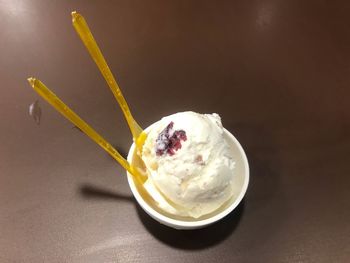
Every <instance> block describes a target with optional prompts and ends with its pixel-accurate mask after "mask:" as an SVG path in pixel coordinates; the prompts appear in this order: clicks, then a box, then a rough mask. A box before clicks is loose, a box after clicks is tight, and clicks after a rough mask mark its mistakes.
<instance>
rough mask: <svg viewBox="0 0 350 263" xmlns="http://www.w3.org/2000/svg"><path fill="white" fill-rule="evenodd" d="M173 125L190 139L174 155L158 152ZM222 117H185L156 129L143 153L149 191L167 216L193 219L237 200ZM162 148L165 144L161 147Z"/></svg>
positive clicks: (168, 120)
mask: <svg viewBox="0 0 350 263" xmlns="http://www.w3.org/2000/svg"><path fill="white" fill-rule="evenodd" d="M171 122H173V127H172V130H171V131H170V133H171V134H173V133H174V132H175V131H184V132H185V133H186V136H185V137H186V138H185V140H180V143H181V146H180V147H177V149H176V150H174V151H173V152H170V154H169V152H164V153H162V154H160V153H159V149H158V151H157V147H159V145H160V143H159V140H158V141H157V139H159V134H160V133H161V132H162V131H164V129H165V128H166V127H167V126H168V125H169V123H171ZM223 135H224V129H223V127H222V124H221V119H220V117H219V115H218V114H215V113H214V114H198V113H195V112H180V113H176V114H173V115H170V116H167V117H164V118H163V119H161V120H160V121H159V122H157V123H155V124H154V125H153V126H152V129H151V130H150V131H149V133H148V136H147V139H146V141H145V144H144V146H143V151H142V160H143V161H144V163H145V166H146V169H147V173H148V179H147V181H146V183H145V188H146V189H147V191H148V192H149V193H150V195H151V196H152V197H153V198H154V199H155V200H156V201H157V203H158V206H159V208H161V209H163V210H164V211H166V212H168V213H170V214H174V215H179V216H190V217H194V218H198V217H201V216H203V215H206V214H209V213H211V212H214V211H215V210H217V209H218V208H219V207H221V206H222V205H223V204H224V203H225V202H226V201H228V200H229V199H230V197H231V196H232V195H233V178H234V166H235V162H234V156H233V155H232V151H230V147H229V144H228V142H227V141H226V140H225V137H224V136H223ZM161 145H162V144H161Z"/></svg>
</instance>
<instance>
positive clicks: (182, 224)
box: [127, 123, 249, 229]
mask: <svg viewBox="0 0 350 263" xmlns="http://www.w3.org/2000/svg"><path fill="white" fill-rule="evenodd" d="M155 124H156V123H153V124H151V125H150V126H148V127H147V128H146V129H145V132H146V133H147V132H148V131H149V130H150V129H151V128H152V126H153V125H155ZM224 132H225V133H226V134H227V135H228V136H229V137H230V139H232V142H233V143H234V144H235V146H236V147H237V148H238V150H239V153H240V155H241V157H242V160H243V165H244V182H243V186H242V188H241V190H240V193H239V195H238V196H237V198H236V199H235V200H234V201H233V202H232V204H230V205H229V206H228V207H227V208H225V209H224V210H223V211H221V212H219V213H218V214H215V215H214V216H212V217H209V218H205V219H200V220H198V221H184V220H180V219H174V218H170V217H167V216H166V215H163V214H161V213H159V212H158V211H156V210H155V209H153V208H152V207H151V206H150V205H149V204H148V203H147V202H146V201H145V200H144V199H143V197H142V196H141V195H140V193H139V191H138V190H137V187H136V185H135V183H134V180H133V178H132V175H130V174H129V173H128V172H127V178H128V184H129V187H130V189H131V192H132V193H133V195H134V197H135V199H136V201H137V202H138V203H139V205H140V206H141V207H142V209H143V210H144V211H145V212H146V213H147V214H148V215H149V216H151V217H152V218H153V219H155V220H156V221H158V222H159V223H161V224H164V225H167V226H170V227H172V228H176V229H196V228H202V227H205V226H208V225H210V224H213V223H215V222H217V221H219V220H221V219H222V218H224V217H225V216H227V215H228V214H230V213H231V212H232V211H233V210H234V209H235V208H236V207H237V206H238V205H239V203H240V202H241V201H242V199H243V197H244V195H245V193H246V191H247V188H248V184H249V163H248V159H247V156H246V154H245V152H244V150H243V147H242V146H241V144H240V143H239V141H238V140H237V139H236V138H235V136H233V135H232V134H231V133H230V132H229V131H228V130H227V129H225V128H224ZM134 151H135V143H133V144H132V145H131V147H130V150H129V152H128V156H127V161H128V162H129V163H131V162H132V159H133V155H134Z"/></svg>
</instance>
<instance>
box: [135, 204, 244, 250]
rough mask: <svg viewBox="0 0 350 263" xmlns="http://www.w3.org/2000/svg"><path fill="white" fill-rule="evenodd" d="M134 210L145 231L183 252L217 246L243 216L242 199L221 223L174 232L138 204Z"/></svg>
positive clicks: (234, 228)
mask: <svg viewBox="0 0 350 263" xmlns="http://www.w3.org/2000/svg"><path fill="white" fill-rule="evenodd" d="M136 208H137V212H138V215H139V218H140V220H141V222H142V224H143V225H144V226H145V228H146V229H147V231H148V232H149V233H150V234H152V235H153V236H154V237H155V238H156V239H158V240H159V241H161V242H162V243H164V244H166V245H169V246H171V247H174V248H178V249H183V250H200V249H205V248H209V247H212V246H215V245H218V244H219V243H221V242H222V241H224V240H225V239H227V238H228V237H229V236H230V235H232V234H233V233H234V231H235V230H236V229H237V227H238V225H239V222H240V220H241V218H242V215H243V214H244V199H243V200H242V202H241V203H240V204H239V205H238V207H237V208H236V209H235V210H234V211H232V212H231V213H230V214H229V215H228V216H226V217H225V218H223V219H222V220H221V221H219V222H217V223H214V224H213V225H211V226H208V227H206V228H202V229H195V230H176V229H173V228H170V227H167V226H165V225H162V224H160V223H158V222H157V221H155V220H154V219H153V218H151V217H150V216H149V215H147V214H146V213H145V212H144V211H143V210H142V208H141V207H140V206H139V205H138V204H137V205H136Z"/></svg>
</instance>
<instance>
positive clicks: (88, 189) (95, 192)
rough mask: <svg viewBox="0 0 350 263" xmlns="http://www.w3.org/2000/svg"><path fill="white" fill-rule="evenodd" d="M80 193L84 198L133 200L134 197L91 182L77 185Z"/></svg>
mask: <svg viewBox="0 0 350 263" xmlns="http://www.w3.org/2000/svg"><path fill="white" fill-rule="evenodd" d="M79 192H80V194H81V195H82V196H83V197H84V198H85V199H103V200H108V199H109V200H122V201H129V202H134V201H135V199H134V198H133V197H132V196H129V195H122V194H118V193H116V192H113V191H109V190H106V189H104V188H100V187H96V186H95V185H91V184H83V185H81V186H80V187H79Z"/></svg>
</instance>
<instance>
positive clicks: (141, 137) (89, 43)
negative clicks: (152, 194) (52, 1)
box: [72, 11, 147, 153]
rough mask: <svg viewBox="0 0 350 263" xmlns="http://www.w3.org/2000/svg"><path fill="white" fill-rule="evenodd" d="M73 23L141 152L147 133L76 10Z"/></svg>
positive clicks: (73, 14)
mask: <svg viewBox="0 0 350 263" xmlns="http://www.w3.org/2000/svg"><path fill="white" fill-rule="evenodd" d="M72 23H73V26H74V28H75V30H76V31H77V33H78V35H79V36H80V39H81V40H82V41H83V43H84V45H85V47H86V48H87V50H88V51H89V53H90V55H91V57H92V58H93V60H94V61H95V63H96V65H97V67H98V68H99V70H100V71H101V73H102V75H103V77H104V78H105V80H106V82H107V84H108V86H109V87H110V89H111V91H112V93H113V95H114V97H115V98H116V100H117V101H118V103H119V106H120V108H121V109H122V111H123V113H124V116H125V119H126V121H127V123H128V125H129V128H130V131H131V133H132V136H133V139H134V141H135V144H136V147H137V150H138V151H139V153H141V151H142V146H143V144H144V142H145V140H146V137H147V135H146V133H145V132H143V130H142V128H141V127H140V126H139V125H138V124H137V122H136V121H135V119H134V118H133V116H132V115H131V112H130V109H129V106H128V104H127V102H126V100H125V98H124V96H123V94H122V92H121V90H120V88H119V86H118V84H117V82H116V80H115V78H114V76H113V74H112V72H111V70H110V69H109V67H108V65H107V62H106V60H105V58H104V57H103V55H102V52H101V50H100V48H99V47H98V45H97V43H96V41H95V39H94V37H93V35H92V33H91V31H90V29H89V26H88V25H87V23H86V21H85V19H84V17H83V16H82V15H81V14H79V13H77V12H76V11H73V12H72Z"/></svg>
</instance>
